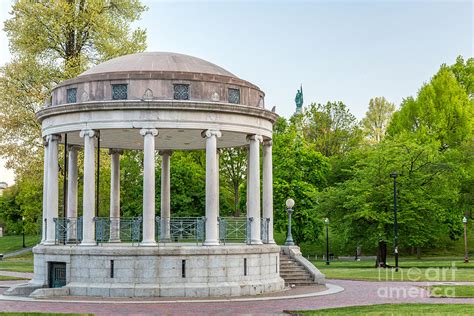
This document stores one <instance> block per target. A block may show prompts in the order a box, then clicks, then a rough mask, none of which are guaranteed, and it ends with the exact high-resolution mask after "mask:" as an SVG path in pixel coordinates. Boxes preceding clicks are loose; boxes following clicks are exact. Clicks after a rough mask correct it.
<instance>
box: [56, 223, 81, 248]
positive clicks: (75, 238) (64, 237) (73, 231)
mask: <svg viewBox="0 0 474 316" xmlns="http://www.w3.org/2000/svg"><path fill="white" fill-rule="evenodd" d="M53 221H54V226H55V242H56V243H57V244H77V243H79V242H80V241H81V240H82V218H76V217H68V218H64V217H62V218H53Z"/></svg>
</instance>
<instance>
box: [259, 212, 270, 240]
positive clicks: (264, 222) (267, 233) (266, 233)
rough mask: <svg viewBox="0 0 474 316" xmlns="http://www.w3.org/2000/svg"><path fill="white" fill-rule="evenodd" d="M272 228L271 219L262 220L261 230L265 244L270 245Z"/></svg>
mask: <svg viewBox="0 0 474 316" xmlns="http://www.w3.org/2000/svg"><path fill="white" fill-rule="evenodd" d="M269 226H270V219H269V218H262V220H261V228H260V238H261V239H262V242H263V243H264V244H268V241H269V239H270V230H269V229H268V228H269Z"/></svg>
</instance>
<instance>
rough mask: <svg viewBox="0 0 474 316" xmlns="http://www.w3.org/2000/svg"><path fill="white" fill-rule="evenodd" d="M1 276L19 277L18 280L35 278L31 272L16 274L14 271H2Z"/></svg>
mask: <svg viewBox="0 0 474 316" xmlns="http://www.w3.org/2000/svg"><path fill="white" fill-rule="evenodd" d="M0 275H3V276H11V277H17V278H25V279H31V278H33V273H30V272H14V271H3V270H0Z"/></svg>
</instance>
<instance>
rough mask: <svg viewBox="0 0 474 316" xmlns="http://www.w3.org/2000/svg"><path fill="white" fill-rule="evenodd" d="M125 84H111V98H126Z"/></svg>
mask: <svg viewBox="0 0 474 316" xmlns="http://www.w3.org/2000/svg"><path fill="white" fill-rule="evenodd" d="M127 97H128V95H127V85H126V84H113V85H112V100H127Z"/></svg>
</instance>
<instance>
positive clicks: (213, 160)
mask: <svg viewBox="0 0 474 316" xmlns="http://www.w3.org/2000/svg"><path fill="white" fill-rule="evenodd" d="M221 135H222V134H221V132H220V131H218V130H207V131H204V132H203V133H202V137H205V138H206V240H205V241H204V245H206V246H212V245H219V231H218V228H217V225H218V224H217V218H218V217H219V196H218V193H219V172H218V170H217V138H218V137H221Z"/></svg>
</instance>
